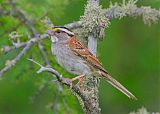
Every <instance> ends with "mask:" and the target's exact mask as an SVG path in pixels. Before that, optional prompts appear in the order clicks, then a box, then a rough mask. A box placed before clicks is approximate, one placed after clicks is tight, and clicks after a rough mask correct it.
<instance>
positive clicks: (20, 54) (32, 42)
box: [0, 33, 48, 76]
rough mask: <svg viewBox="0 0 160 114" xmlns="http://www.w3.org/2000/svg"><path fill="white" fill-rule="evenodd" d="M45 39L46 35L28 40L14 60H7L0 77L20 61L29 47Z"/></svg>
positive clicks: (0, 71)
mask: <svg viewBox="0 0 160 114" xmlns="http://www.w3.org/2000/svg"><path fill="white" fill-rule="evenodd" d="M47 37H48V33H46V34H42V35H40V36H39V37H38V36H37V37H36V38H32V39H30V40H29V41H28V42H27V43H26V45H25V47H24V48H23V50H22V51H21V52H20V53H19V54H18V55H17V56H16V57H15V58H14V59H12V60H8V62H7V63H6V65H5V67H4V68H2V69H1V70H0V76H2V74H3V73H4V72H6V71H7V70H8V69H10V68H11V67H12V66H14V65H15V64H16V63H17V62H18V61H19V60H20V59H21V57H22V56H24V55H25V54H26V53H27V52H28V51H29V50H30V49H31V47H32V46H33V45H34V44H36V43H37V42H39V41H40V40H43V39H46V38H47Z"/></svg>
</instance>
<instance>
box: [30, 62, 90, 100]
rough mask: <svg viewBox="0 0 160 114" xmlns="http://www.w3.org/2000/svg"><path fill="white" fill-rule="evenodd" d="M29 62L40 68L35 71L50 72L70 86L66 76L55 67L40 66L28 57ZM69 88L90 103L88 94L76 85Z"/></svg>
mask: <svg viewBox="0 0 160 114" xmlns="http://www.w3.org/2000/svg"><path fill="white" fill-rule="evenodd" d="M29 60H30V61H31V62H33V63H35V64H37V65H38V66H39V67H40V69H39V70H38V71H37V73H38V74H39V73H42V72H49V73H51V74H52V76H53V77H54V78H55V76H56V78H57V80H58V81H59V82H60V83H62V84H64V85H67V86H68V87H70V80H68V79H67V78H64V77H63V76H62V75H61V74H60V73H59V72H58V71H56V70H55V69H53V68H51V67H45V66H42V65H41V64H39V63H38V62H36V61H34V60H33V59H29ZM71 90H72V91H73V92H75V93H76V94H77V95H78V96H79V97H81V99H82V100H83V101H84V102H85V103H91V102H90V101H89V100H90V99H88V96H85V94H83V93H82V92H81V91H79V89H78V87H77V86H73V87H72V88H71Z"/></svg>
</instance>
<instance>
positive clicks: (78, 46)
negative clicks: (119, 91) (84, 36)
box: [67, 36, 107, 73]
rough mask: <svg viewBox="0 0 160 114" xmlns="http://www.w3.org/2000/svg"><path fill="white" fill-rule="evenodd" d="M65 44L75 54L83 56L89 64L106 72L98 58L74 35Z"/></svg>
mask: <svg viewBox="0 0 160 114" xmlns="http://www.w3.org/2000/svg"><path fill="white" fill-rule="evenodd" d="M67 44H68V46H69V48H70V49H71V50H72V51H73V52H74V53H75V54H76V55H77V56H80V57H81V58H83V60H85V61H86V62H87V63H89V64H90V65H91V66H93V67H95V68H97V69H99V70H101V71H103V72H105V73H107V72H106V70H105V69H104V68H103V66H102V64H101V63H100V62H99V60H98V59H97V58H96V57H95V56H94V55H93V54H92V53H91V52H90V51H89V50H88V49H87V48H86V47H85V46H84V45H83V44H82V43H81V42H80V41H79V40H78V39H76V38H75V36H74V37H72V38H70V39H69V40H68V42H67Z"/></svg>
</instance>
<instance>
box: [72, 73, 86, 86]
mask: <svg viewBox="0 0 160 114" xmlns="http://www.w3.org/2000/svg"><path fill="white" fill-rule="evenodd" d="M84 76H85V75H84V74H82V75H79V76H77V77H75V78H71V79H69V81H70V89H71V88H72V87H73V81H75V80H78V83H77V84H76V85H77V87H78V89H80V84H81V83H82V81H83V80H84Z"/></svg>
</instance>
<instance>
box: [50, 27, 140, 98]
mask: <svg viewBox="0 0 160 114" xmlns="http://www.w3.org/2000/svg"><path fill="white" fill-rule="evenodd" d="M51 33H52V34H50V39H51V42H52V43H51V51H52V54H53V55H54V57H55V59H56V61H57V62H58V64H60V66H62V67H63V68H64V69H65V70H67V71H68V72H70V73H72V74H75V75H77V76H76V77H74V78H71V79H70V88H72V87H73V81H75V80H78V83H77V84H76V85H77V87H78V88H79V89H81V88H80V86H81V83H82V82H83V81H84V80H85V77H86V76H87V75H91V74H92V73H93V72H96V73H98V75H97V76H98V77H99V78H103V79H105V80H106V81H107V82H108V83H110V84H111V85H112V86H114V87H115V88H116V89H118V90H119V91H120V92H122V93H123V94H125V95H126V96H127V97H129V98H130V99H137V98H136V97H135V96H134V95H133V94H132V93H131V92H130V91H129V90H127V89H126V88H125V87H124V86H123V85H122V84H120V83H119V82H118V81H117V80H116V79H114V78H113V77H112V76H110V75H109V73H108V72H107V71H106V69H105V68H104V67H103V65H102V64H101V63H100V61H99V60H98V58H97V57H96V56H94V55H93V54H92V53H91V52H90V51H89V50H88V48H87V47H85V46H84V45H83V44H82V43H81V42H80V41H79V40H78V39H77V37H76V34H75V33H74V32H72V31H71V30H70V29H68V28H66V27H63V26H54V27H52V29H51Z"/></svg>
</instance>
